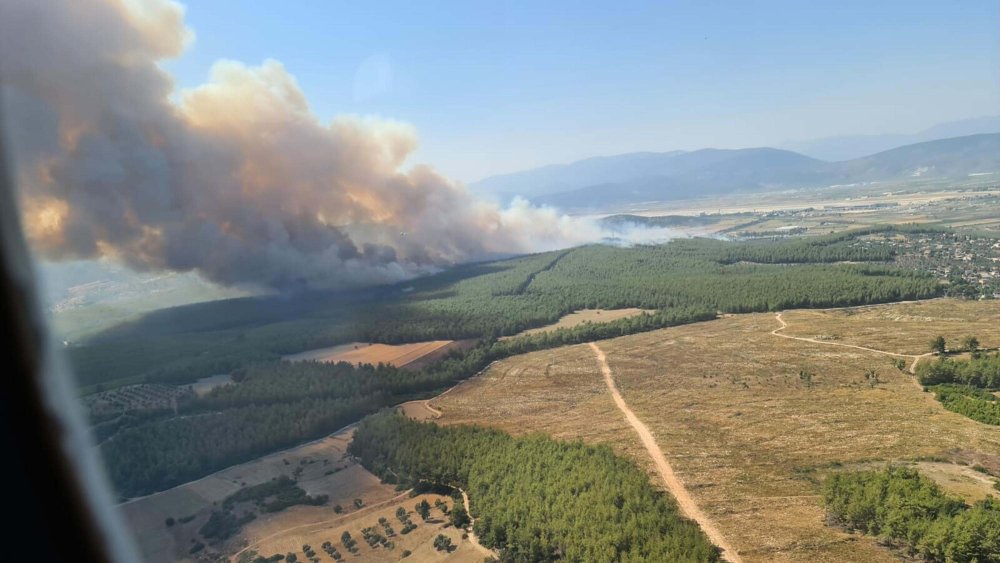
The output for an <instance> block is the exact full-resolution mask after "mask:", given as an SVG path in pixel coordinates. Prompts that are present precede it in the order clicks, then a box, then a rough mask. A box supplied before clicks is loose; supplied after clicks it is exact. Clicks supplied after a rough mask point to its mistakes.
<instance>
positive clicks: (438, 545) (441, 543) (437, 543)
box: [434, 534, 452, 551]
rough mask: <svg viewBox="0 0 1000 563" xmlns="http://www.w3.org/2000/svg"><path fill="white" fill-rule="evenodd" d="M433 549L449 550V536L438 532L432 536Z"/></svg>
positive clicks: (450, 546)
mask: <svg viewBox="0 0 1000 563" xmlns="http://www.w3.org/2000/svg"><path fill="white" fill-rule="evenodd" d="M434 549H436V550H438V551H451V549H452V545H451V538H449V537H448V536H446V535H444V534H438V536H437V537H436V538H434Z"/></svg>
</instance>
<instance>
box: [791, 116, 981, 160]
mask: <svg viewBox="0 0 1000 563" xmlns="http://www.w3.org/2000/svg"><path fill="white" fill-rule="evenodd" d="M983 133H1000V116H991V117H973V118H971V119H963V120H960V121H952V122H949V123H941V124H938V125H935V126H933V127H930V128H928V129H924V130H923V131H920V132H918V133H912V134H894V135H844V136H839V137H825V138H822V139H812V140H808V141H792V142H788V143H785V144H784V145H782V146H781V147H779V148H782V149H786V150H790V151H795V152H798V153H802V154H804V155H807V156H811V157H813V158H818V159H820V160H828V161H831V162H837V161H841V160H851V159H854V158H860V157H862V156H868V155H870V154H875V153H878V152H882V151H887V150H889V149H894V148H896V147H902V146H904V145H912V144H915V143H923V142H926V141H936V140H938V139H950V138H952V137H965V136H968V135H980V134H983Z"/></svg>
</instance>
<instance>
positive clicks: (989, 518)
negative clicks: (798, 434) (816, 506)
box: [823, 467, 1000, 562]
mask: <svg viewBox="0 0 1000 563" xmlns="http://www.w3.org/2000/svg"><path fill="white" fill-rule="evenodd" d="M823 498H824V501H825V503H826V510H827V513H828V515H829V517H830V519H831V520H832V521H833V522H834V523H836V524H839V525H841V526H844V527H846V528H847V529H849V530H857V531H859V532H862V533H865V534H870V535H873V536H878V537H879V538H880V539H881V540H883V541H885V542H886V543H889V544H891V545H894V546H896V547H899V548H900V549H902V550H904V551H905V552H906V553H907V554H909V555H911V556H919V557H922V558H925V559H927V560H929V561H940V562H945V561H980V562H987V561H1000V502H998V501H997V500H996V499H993V498H987V499H985V500H982V501H979V502H977V503H976V504H974V505H972V506H969V505H967V504H965V503H964V502H962V500H961V499H958V498H955V497H952V496H950V495H947V494H945V493H944V492H943V491H942V490H941V489H940V487H938V486H937V485H936V484H935V483H934V482H933V481H932V480H931V479H929V478H927V477H924V476H922V475H920V473H919V472H917V471H916V470H915V469H909V468H905V467H887V468H886V469H883V470H880V471H860V472H853V473H842V474H835V475H832V476H830V477H829V478H828V479H827V481H826V484H825V486H824V491H823Z"/></svg>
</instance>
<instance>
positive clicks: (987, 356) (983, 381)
mask: <svg viewBox="0 0 1000 563" xmlns="http://www.w3.org/2000/svg"><path fill="white" fill-rule="evenodd" d="M962 346H963V348H965V349H966V350H968V351H970V352H971V353H972V357H971V358H970V359H968V360H954V359H951V358H948V357H946V356H944V355H943V353H944V351H945V350H946V344H945V341H944V338H943V337H940V336H939V337H937V338H935V339H934V341H933V342H932V343H931V347H932V348H933V349H934V350H935V351H937V352H938V353H940V354H942V355H941V356H940V357H939V358H938V360H937V361H934V362H928V363H924V364H921V365H919V366H918V367H917V380H918V381H919V382H920V383H921V384H922V385H924V387H925V388H926V389H927V390H928V391H932V392H933V393H934V396H935V397H936V398H937V400H938V401H940V402H941V405H942V406H943V407H944V408H946V409H948V410H950V411H952V412H956V413H958V414H961V415H965V416H967V417H969V418H971V419H972V420H975V421H977V422H982V423H983V424H993V425H1000V397H997V396H996V395H994V394H993V393H991V392H990V390H996V389H1000V352H994V353H989V352H984V351H982V350H979V341H978V340H976V339H975V338H974V337H967V338H966V339H965V341H964V342H963V344H962Z"/></svg>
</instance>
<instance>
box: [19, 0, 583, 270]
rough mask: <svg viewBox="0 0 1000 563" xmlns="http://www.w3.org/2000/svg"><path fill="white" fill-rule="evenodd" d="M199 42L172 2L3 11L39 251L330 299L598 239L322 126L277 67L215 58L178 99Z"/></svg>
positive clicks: (376, 135) (411, 146)
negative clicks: (180, 78) (181, 62)
mask: <svg viewBox="0 0 1000 563" xmlns="http://www.w3.org/2000/svg"><path fill="white" fill-rule="evenodd" d="M192 40H193V34H192V33H191V31H190V30H188V29H187V28H186V27H185V25H184V13H183V8H181V7H180V6H178V5H177V4H174V3H171V2H166V1H162V0H159V1H151V2H142V4H141V5H140V4H139V3H138V2H131V1H128V0H117V1H100V0H44V1H39V0H5V1H4V5H3V8H2V9H0V87H2V98H0V99H2V102H3V107H2V109H3V114H2V117H3V118H4V119H5V129H6V130H7V131H8V132H10V133H11V134H10V135H9V136H8V139H7V141H8V146H9V147H10V148H12V149H13V154H14V157H15V168H16V170H17V171H18V181H19V183H20V185H21V187H22V193H21V199H22V207H23V216H24V221H25V225H26V230H27V232H28V236H29V240H30V241H31V243H32V244H33V246H34V248H36V249H37V251H38V252H39V253H40V254H41V255H42V256H44V257H46V258H51V259H79V258H94V257H111V258H114V259H116V260H119V261H121V262H123V263H125V264H127V265H128V266H130V267H132V268H135V269H138V270H152V269H169V270H178V271H191V270H194V271H197V272H199V273H200V274H201V275H203V276H204V277H206V278H208V279H210V280H213V281H216V282H219V283H223V284H241V283H249V284H257V285H262V286H269V287H274V288H282V289H284V288H296V287H308V288H338V287H350V286H358V285H366V284H373V283H385V282H390V281H395V280H400V279H404V278H407V277H411V276H414V275H417V274H420V273H422V272H426V271H430V270H433V269H435V268H437V267H440V266H442V265H446V264H451V263H455V262H458V261H463V260H470V259H476V258H485V257H488V256H490V255H493V254H496V253H510V252H522V251H529V250H542V249H546V248H554V247H558V246H567V245H569V244H574V243H577V242H582V241H585V240H595V239H596V238H598V237H599V236H600V234H599V232H598V231H597V229H596V228H594V227H592V226H588V225H590V224H589V223H578V222H575V221H572V220H570V219H568V218H566V217H564V216H560V215H558V214H557V213H556V212H554V211H553V210H549V209H537V208H534V207H531V206H530V205H528V204H527V203H525V202H515V204H514V205H512V206H511V207H510V208H508V209H500V208H498V207H496V206H495V205H492V204H489V203H485V202H481V201H478V200H477V199H475V198H473V197H472V196H471V195H470V194H469V193H468V192H467V191H466V190H465V188H464V187H462V186H461V185H458V184H456V183H454V182H451V181H449V180H448V179H447V178H444V177H442V176H441V175H440V174H438V173H436V172H435V171H434V170H432V169H431V168H429V167H425V166H415V167H412V168H408V169H405V170H404V169H403V166H404V162H405V161H406V160H407V158H408V157H409V155H411V154H412V153H413V151H414V150H415V148H416V145H417V138H416V135H415V132H414V131H413V130H412V129H411V128H410V127H408V126H406V125H404V124H400V123H394V122H391V121H384V120H372V119H363V118H357V117H344V118H338V119H335V120H334V121H333V122H331V123H321V122H319V120H318V119H317V118H316V117H315V116H314V115H313V114H312V113H311V112H310V109H309V106H308V103H307V101H306V99H305V96H304V95H303V93H302V91H301V89H300V88H299V86H298V85H297V84H296V82H295V79H294V78H293V77H292V76H291V75H290V74H289V72H288V71H286V69H285V68H284V67H283V66H282V65H281V63H279V62H277V61H272V60H268V61H265V62H264V63H263V64H261V65H260V66H256V67H253V66H246V65H243V64H240V63H237V62H230V61H222V62H219V63H217V64H216V65H215V66H214V68H213V70H212V73H211V79H210V81H209V82H208V83H207V84H204V85H202V86H200V87H198V88H195V89H193V90H189V91H184V92H180V93H179V94H177V93H175V87H174V84H173V81H172V79H171V77H170V76H169V75H168V74H167V73H166V72H165V71H164V70H162V69H161V68H160V66H159V63H160V62H162V61H164V60H166V59H170V58H173V57H177V56H179V55H180V54H181V53H182V52H183V51H184V48H185V46H186V45H187V44H188V43H189V42H190V41H192Z"/></svg>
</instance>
